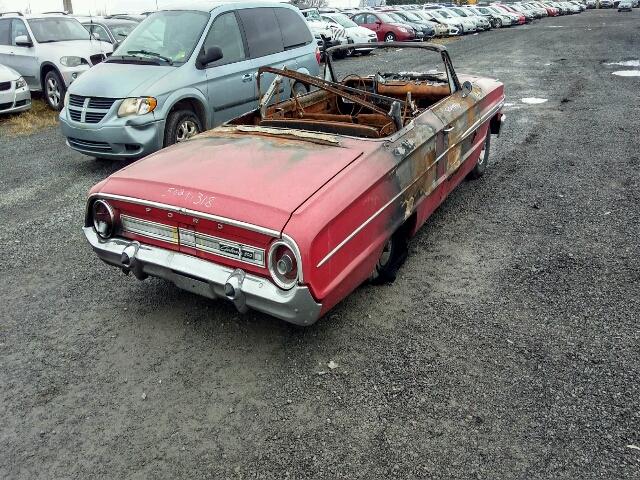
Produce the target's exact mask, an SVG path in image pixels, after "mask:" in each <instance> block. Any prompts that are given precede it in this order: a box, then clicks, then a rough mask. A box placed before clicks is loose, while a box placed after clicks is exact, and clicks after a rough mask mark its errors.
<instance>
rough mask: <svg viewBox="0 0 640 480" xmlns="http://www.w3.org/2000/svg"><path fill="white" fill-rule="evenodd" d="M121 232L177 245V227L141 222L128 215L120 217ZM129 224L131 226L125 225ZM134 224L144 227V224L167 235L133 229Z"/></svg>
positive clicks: (147, 221)
mask: <svg viewBox="0 0 640 480" xmlns="http://www.w3.org/2000/svg"><path fill="white" fill-rule="evenodd" d="M120 220H121V225H122V231H123V232H128V233H133V234H135V235H140V236H142V237H148V238H154V239H156V240H161V241H163V242H169V243H173V244H175V245H178V236H179V232H178V227H172V226H171V225H165V224H164V223H157V222H152V221H150V220H143V219H141V218H138V217H132V216H130V215H120ZM129 222H131V224H133V225H131V224H130V225H128V226H127V223H129ZM135 224H138V225H142V226H144V225H145V224H146V225H148V226H149V227H151V228H155V229H157V230H159V231H164V232H166V233H167V234H166V235H163V234H162V233H157V232H153V231H147V230H143V229H142V228H140V229H137V228H135Z"/></svg>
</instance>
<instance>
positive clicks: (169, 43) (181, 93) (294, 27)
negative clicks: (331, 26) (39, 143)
mask: <svg viewBox="0 0 640 480" xmlns="http://www.w3.org/2000/svg"><path fill="white" fill-rule="evenodd" d="M319 55H320V52H319V51H318V48H317V44H316V42H315V41H314V38H313V35H312V34H311V32H310V30H309V27H308V26H307V24H306V22H305V21H304V18H303V17H302V15H301V14H300V12H299V10H298V9H296V8H295V7H292V6H291V5H288V4H284V3H268V2H261V1H255V2H237V1H234V2H229V3H214V4H211V6H209V7H206V8H201V9H196V8H195V7H194V8H191V9H189V10H185V9H182V10H177V9H176V10H163V11H159V12H156V13H154V14H152V15H150V16H149V17H148V18H147V19H145V20H144V21H143V22H142V23H141V24H140V25H139V26H138V27H137V28H136V29H135V30H134V31H133V32H131V34H130V35H129V36H128V37H127V38H126V39H125V40H124V41H123V42H122V43H121V44H120V46H119V47H118V48H117V50H116V51H115V52H114V53H113V55H112V56H111V57H110V58H109V59H108V60H107V61H106V62H104V63H102V64H100V65H98V66H97V67H94V68H93V69H91V71H89V72H88V73H86V74H85V75H83V76H82V77H81V78H79V79H78V80H77V81H76V82H74V83H73V84H72V85H71V88H70V89H69V92H68V94H67V97H66V99H65V107H64V109H63V110H62V112H61V114H60V123H61V128H62V133H63V134H64V136H65V137H66V138H67V144H68V145H69V146H70V147H71V148H73V149H74V150H77V151H78V152H81V153H84V154H86V155H90V156H93V157H98V158H120V159H125V158H131V159H135V158H140V157H143V156H145V155H148V154H150V153H152V152H155V151H157V150H159V149H161V148H163V147H164V146H167V145H171V144H174V143H176V142H180V141H183V140H186V139H188V138H190V137H192V136H194V135H195V134H197V133H199V132H202V131H204V130H206V129H209V128H212V127H214V126H216V125H219V124H220V123H223V122H225V121H227V120H230V119H232V118H235V117H237V116H239V115H241V114H243V113H246V112H248V111H250V110H252V109H254V108H256V107H257V99H258V89H257V81H256V77H257V70H258V68H259V67H260V66H263V65H271V66H276V67H280V68H283V67H286V68H289V69H292V70H297V71H299V72H303V73H306V74H311V75H318V73H319V61H320V59H319ZM264 77H265V78H264V79H263V83H262V84H263V85H269V83H270V82H271V80H272V78H269V75H265V76H264ZM301 86H302V85H300V87H301ZM296 88H299V87H298V86H296V85H288V84H287V85H284V84H283V91H282V92H281V93H280V95H285V96H289V95H290V94H291V90H292V89H294V90H296Z"/></svg>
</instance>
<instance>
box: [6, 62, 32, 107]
mask: <svg viewBox="0 0 640 480" xmlns="http://www.w3.org/2000/svg"><path fill="white" fill-rule="evenodd" d="M30 108H31V92H30V91H29V86H28V85H27V82H26V81H25V79H24V78H22V77H21V76H20V74H19V73H18V72H16V71H15V70H14V69H12V68H9V67H6V66H4V65H0V114H2V113H18V112H24V111H25V110H29V109H30Z"/></svg>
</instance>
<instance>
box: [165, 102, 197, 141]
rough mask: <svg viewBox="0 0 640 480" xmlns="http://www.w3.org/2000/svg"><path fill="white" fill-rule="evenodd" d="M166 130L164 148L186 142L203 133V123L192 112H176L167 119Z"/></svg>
mask: <svg viewBox="0 0 640 480" xmlns="http://www.w3.org/2000/svg"><path fill="white" fill-rule="evenodd" d="M166 125H167V126H166V127H165V130H164V146H165V147H168V146H169V145H173V144H174V143H180V142H184V141H185V140H189V139H190V138H191V137H193V136H195V135H197V134H198V133H200V132H202V122H200V119H199V118H198V116H197V115H196V114H195V113H194V112H193V111H191V110H176V111H175V112H171V113H170V114H169V116H168V117H167V124H166Z"/></svg>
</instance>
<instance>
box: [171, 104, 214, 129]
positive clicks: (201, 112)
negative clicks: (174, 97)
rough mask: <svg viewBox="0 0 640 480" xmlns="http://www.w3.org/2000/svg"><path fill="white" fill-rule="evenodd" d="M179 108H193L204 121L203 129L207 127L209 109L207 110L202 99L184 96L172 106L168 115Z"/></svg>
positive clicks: (201, 120) (199, 118) (201, 121)
mask: <svg viewBox="0 0 640 480" xmlns="http://www.w3.org/2000/svg"><path fill="white" fill-rule="evenodd" d="M178 110H191V111H192V112H194V113H195V114H196V115H197V116H198V120H200V123H202V128H203V130H206V129H207V111H206V110H205V108H204V106H203V105H202V102H200V100H197V99H195V98H183V99H182V100H180V101H179V102H177V103H176V104H175V105H173V106H172V107H171V110H169V113H168V114H167V117H168V116H169V114H170V113H172V112H175V111H178Z"/></svg>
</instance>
